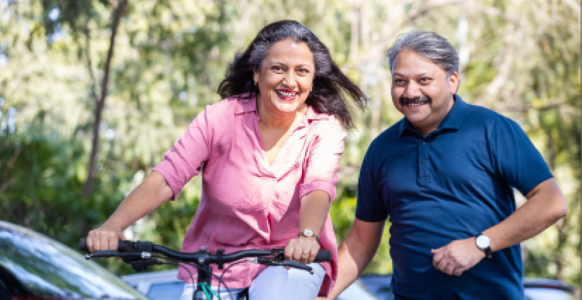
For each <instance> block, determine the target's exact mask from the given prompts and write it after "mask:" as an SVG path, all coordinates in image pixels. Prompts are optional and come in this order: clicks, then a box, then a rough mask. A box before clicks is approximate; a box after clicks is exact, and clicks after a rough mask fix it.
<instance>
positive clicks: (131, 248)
mask: <svg viewBox="0 0 582 300" xmlns="http://www.w3.org/2000/svg"><path fill="white" fill-rule="evenodd" d="M79 249H80V250H82V251H85V252H87V253H89V248H88V247H87V239H85V238H82V239H80V240H79ZM200 250H201V251H199V252H196V253H182V252H179V251H175V250H172V249H170V248H167V247H164V246H160V245H156V244H153V243H151V242H141V241H137V242H133V241H123V240H120V241H119V246H118V247H117V251H99V252H95V253H94V254H93V256H95V257H112V256H120V255H119V254H120V253H121V254H123V253H134V254H135V253H136V252H137V253H142V252H146V253H152V252H156V253H160V254H163V255H165V256H167V257H169V258H173V259H177V260H180V261H183V262H195V263H199V262H205V263H215V264H219V265H220V264H222V263H228V262H233V261H236V260H240V259H243V258H247V257H261V256H272V255H274V256H278V257H281V258H282V257H284V249H271V250H258V249H256V250H242V251H237V252H233V253H230V254H222V252H221V251H220V250H219V252H218V253H217V254H210V253H208V252H206V251H205V249H204V247H203V248H202V249H200ZM95 254H99V255H95ZM121 256H123V255H121ZM201 260H202V261H201ZM329 261H331V251H330V250H325V249H320V250H319V252H318V253H317V255H316V256H315V260H314V262H329Z"/></svg>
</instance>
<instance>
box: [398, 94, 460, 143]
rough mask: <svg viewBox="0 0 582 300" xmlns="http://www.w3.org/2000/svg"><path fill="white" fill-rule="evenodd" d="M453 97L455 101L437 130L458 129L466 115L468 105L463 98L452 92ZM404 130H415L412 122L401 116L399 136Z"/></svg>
mask: <svg viewBox="0 0 582 300" xmlns="http://www.w3.org/2000/svg"><path fill="white" fill-rule="evenodd" d="M453 98H454V101H455V103H454V104H453V107H452V108H451V110H450V111H449V113H448V114H447V116H446V117H445V119H444V120H443V121H442V122H441V124H440V125H439V128H438V130H440V129H455V130H456V129H459V128H461V125H462V124H463V121H464V120H465V116H466V114H465V110H466V109H467V106H468V105H467V103H465V102H464V101H463V99H461V97H460V96H459V95H457V94H454V95H453ZM406 130H408V131H411V132H417V131H416V129H414V127H412V124H411V123H410V122H409V121H408V120H407V119H406V118H402V122H401V123H400V136H402V134H403V133H404V131H406Z"/></svg>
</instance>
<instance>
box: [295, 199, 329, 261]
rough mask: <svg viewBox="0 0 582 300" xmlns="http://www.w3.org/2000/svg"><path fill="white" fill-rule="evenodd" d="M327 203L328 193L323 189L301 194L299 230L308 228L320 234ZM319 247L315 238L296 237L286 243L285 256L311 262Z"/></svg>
mask: <svg viewBox="0 0 582 300" xmlns="http://www.w3.org/2000/svg"><path fill="white" fill-rule="evenodd" d="M329 203H330V201H329V195H328V194H327V193H326V192H324V191H313V192H311V193H309V194H307V195H305V196H303V198H301V209H300V212H299V214H300V215H299V232H302V231H303V230H306V229H309V230H311V231H313V232H314V233H315V234H316V235H317V236H321V231H322V230H323V225H324V224H325V220H326V218H327V213H328V211H329ZM299 232H298V233H299ZM319 249H320V246H319V243H318V242H317V240H316V239H315V238H307V237H298V238H296V239H292V240H290V241H289V242H288V243H287V246H286V247H285V257H286V258H287V259H293V260H296V261H299V262H301V263H303V264H309V263H312V262H313V260H314V259H315V256H316V255H317V251H319Z"/></svg>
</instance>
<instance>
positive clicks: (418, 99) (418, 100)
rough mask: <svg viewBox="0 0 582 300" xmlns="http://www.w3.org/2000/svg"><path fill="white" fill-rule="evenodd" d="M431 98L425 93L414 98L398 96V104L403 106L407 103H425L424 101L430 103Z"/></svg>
mask: <svg viewBox="0 0 582 300" xmlns="http://www.w3.org/2000/svg"><path fill="white" fill-rule="evenodd" d="M431 102H432V99H430V97H429V96H427V95H422V96H421V97H415V98H407V97H404V96H402V97H400V105H402V106H404V105H409V104H425V103H431Z"/></svg>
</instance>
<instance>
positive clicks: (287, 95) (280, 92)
mask: <svg viewBox="0 0 582 300" xmlns="http://www.w3.org/2000/svg"><path fill="white" fill-rule="evenodd" d="M277 94H279V95H281V96H283V97H287V98H291V97H295V95H297V93H296V92H283V91H277Z"/></svg>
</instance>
